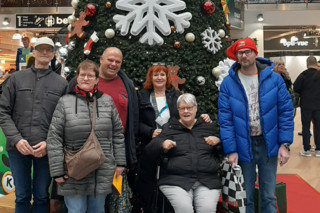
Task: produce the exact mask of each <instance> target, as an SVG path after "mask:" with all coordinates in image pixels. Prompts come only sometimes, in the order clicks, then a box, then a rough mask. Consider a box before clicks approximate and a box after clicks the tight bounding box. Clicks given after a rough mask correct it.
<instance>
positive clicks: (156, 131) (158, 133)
mask: <svg viewBox="0 0 320 213" xmlns="http://www.w3.org/2000/svg"><path fill="white" fill-rule="evenodd" d="M161 131H162V129H156V130H154V132H153V134H152V138H155V137H157V136H158V135H160V133H161Z"/></svg>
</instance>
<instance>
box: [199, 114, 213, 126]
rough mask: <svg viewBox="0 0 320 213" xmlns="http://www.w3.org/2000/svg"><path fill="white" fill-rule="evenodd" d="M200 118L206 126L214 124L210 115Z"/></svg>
mask: <svg viewBox="0 0 320 213" xmlns="http://www.w3.org/2000/svg"><path fill="white" fill-rule="evenodd" d="M200 117H201V118H202V119H203V121H204V122H205V123H206V124H208V123H212V120H211V119H210V116H209V115H208V114H201V115H200Z"/></svg>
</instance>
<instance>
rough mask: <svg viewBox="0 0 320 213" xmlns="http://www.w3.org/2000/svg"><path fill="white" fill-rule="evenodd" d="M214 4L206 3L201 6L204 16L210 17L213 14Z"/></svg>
mask: <svg viewBox="0 0 320 213" xmlns="http://www.w3.org/2000/svg"><path fill="white" fill-rule="evenodd" d="M214 9H215V7H214V3H212V1H206V2H205V3H204V4H203V10H204V12H205V13H206V14H208V15H211V14H212V13H213V12H214Z"/></svg>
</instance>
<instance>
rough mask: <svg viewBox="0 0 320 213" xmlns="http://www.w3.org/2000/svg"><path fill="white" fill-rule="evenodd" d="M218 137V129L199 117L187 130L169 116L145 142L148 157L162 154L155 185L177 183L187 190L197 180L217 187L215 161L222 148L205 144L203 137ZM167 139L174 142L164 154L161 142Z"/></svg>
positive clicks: (210, 187) (210, 186) (217, 171)
mask: <svg viewBox="0 0 320 213" xmlns="http://www.w3.org/2000/svg"><path fill="white" fill-rule="evenodd" d="M208 136H216V137H219V134H218V129H217V127H215V126H214V125H213V124H206V123H204V122H203V120H202V118H199V119H198V120H197V122H196V123H195V124H194V126H193V128H192V129H191V130H189V129H188V128H186V127H185V126H183V125H182V124H181V123H180V122H179V121H178V120H177V119H171V120H170V121H169V122H168V123H167V124H165V125H164V127H163V129H162V132H161V134H160V135H159V136H158V137H156V138H154V139H153V140H152V141H151V142H150V143H149V144H148V145H147V146H146V148H145V149H146V152H147V154H148V155H149V156H150V157H153V158H155V157H158V156H160V155H162V157H163V160H162V165H161V169H160V180H159V185H171V186H179V187H181V188H183V189H184V190H186V191H189V190H190V189H191V187H192V185H193V184H194V183H195V182H196V181H199V182H200V183H202V184H203V185H205V186H206V187H208V188H209V189H221V187H222V186H221V181H220V177H219V165H218V163H217V162H216V161H215V157H218V155H219V154H220V152H222V149H221V147H219V145H220V144H221V143H219V144H218V145H216V146H209V145H207V144H206V142H205V141H204V137H208ZM166 139H170V140H173V141H175V142H176V143H177V145H176V147H174V148H172V149H170V150H169V151H168V152H167V153H166V154H165V153H164V151H163V148H162V143H163V142H164V141H165V140H166Z"/></svg>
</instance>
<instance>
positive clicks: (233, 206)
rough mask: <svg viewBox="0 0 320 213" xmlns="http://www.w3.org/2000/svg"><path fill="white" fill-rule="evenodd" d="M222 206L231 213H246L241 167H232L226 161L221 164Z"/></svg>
mask: <svg viewBox="0 0 320 213" xmlns="http://www.w3.org/2000/svg"><path fill="white" fill-rule="evenodd" d="M221 177H222V204H223V208H224V210H226V212H229V213H245V212H246V202H247V198H246V197H247V196H246V190H245V187H244V180H243V175H242V170H241V167H240V166H239V165H234V164H232V165H230V164H229V163H228V161H227V160H226V159H225V160H223V162H222V163H221Z"/></svg>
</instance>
